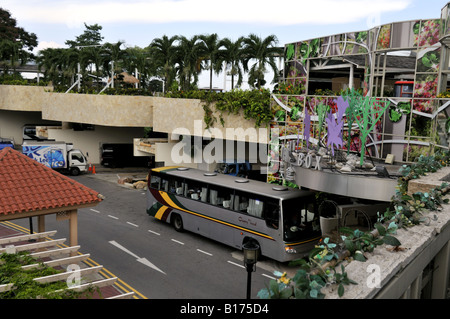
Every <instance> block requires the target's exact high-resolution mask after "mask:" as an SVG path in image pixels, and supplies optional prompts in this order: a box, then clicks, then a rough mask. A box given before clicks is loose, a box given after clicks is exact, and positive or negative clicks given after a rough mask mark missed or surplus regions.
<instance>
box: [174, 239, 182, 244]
mask: <svg viewBox="0 0 450 319" xmlns="http://www.w3.org/2000/svg"><path fill="white" fill-rule="evenodd" d="M172 241H174V242H176V243H177V244H180V245H184V243H183V242H181V241H178V240H175V239H172Z"/></svg>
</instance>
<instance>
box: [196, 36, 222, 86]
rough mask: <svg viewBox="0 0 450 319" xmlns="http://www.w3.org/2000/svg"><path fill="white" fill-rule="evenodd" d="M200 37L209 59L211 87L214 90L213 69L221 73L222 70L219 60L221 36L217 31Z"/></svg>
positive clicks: (206, 57)
mask: <svg viewBox="0 0 450 319" xmlns="http://www.w3.org/2000/svg"><path fill="white" fill-rule="evenodd" d="M199 38H200V39H201V40H202V41H203V44H204V48H203V50H204V52H205V54H206V56H205V59H207V60H209V89H210V90H212V79H213V71H215V73H216V74H219V73H220V71H221V70H222V64H221V63H220V60H219V47H220V45H219V37H218V35H217V33H213V34H211V35H200V36H199Z"/></svg>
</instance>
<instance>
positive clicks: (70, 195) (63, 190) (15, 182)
mask: <svg viewBox="0 0 450 319" xmlns="http://www.w3.org/2000/svg"><path fill="white" fill-rule="evenodd" d="M99 195H100V194H99V193H98V192H96V191H94V190H92V189H90V188H88V187H86V186H84V185H82V184H80V183H78V182H76V181H74V180H72V179H70V178H69V177H66V176H64V175H62V174H60V173H58V172H56V171H54V170H53V169H51V168H48V167H46V166H45V165H43V164H40V163H38V162H36V161H35V160H33V159H31V158H29V157H27V156H26V155H23V154H22V153H20V152H18V151H15V150H13V149H12V148H10V147H6V148H4V149H3V150H1V151H0V216H1V215H11V214H20V213H26V212H34V211H36V212H38V211H43V210H48V209H54V208H61V210H68V209H73V208H76V207H77V206H80V205H86V204H92V205H95V204H97V203H98V202H100V201H101V195H100V196H99ZM19 218H20V217H19Z"/></svg>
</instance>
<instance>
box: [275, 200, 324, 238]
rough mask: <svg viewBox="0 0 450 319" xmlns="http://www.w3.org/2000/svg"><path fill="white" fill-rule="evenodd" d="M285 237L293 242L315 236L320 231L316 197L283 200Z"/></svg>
mask: <svg viewBox="0 0 450 319" xmlns="http://www.w3.org/2000/svg"><path fill="white" fill-rule="evenodd" d="M282 205H283V238H284V240H285V241H286V242H293V241H299V240H302V239H305V238H306V237H309V236H315V235H317V234H318V232H320V225H319V214H318V212H317V210H316V208H315V205H314V198H309V197H302V198H292V199H286V200H283V201H282Z"/></svg>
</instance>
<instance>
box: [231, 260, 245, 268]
mask: <svg viewBox="0 0 450 319" xmlns="http://www.w3.org/2000/svg"><path fill="white" fill-rule="evenodd" d="M227 262H228V263H230V264H232V265H235V266H238V267H241V268H245V267H244V266H242V265H239V264H236V263H235V262H232V261H229V260H228V261H227Z"/></svg>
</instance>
